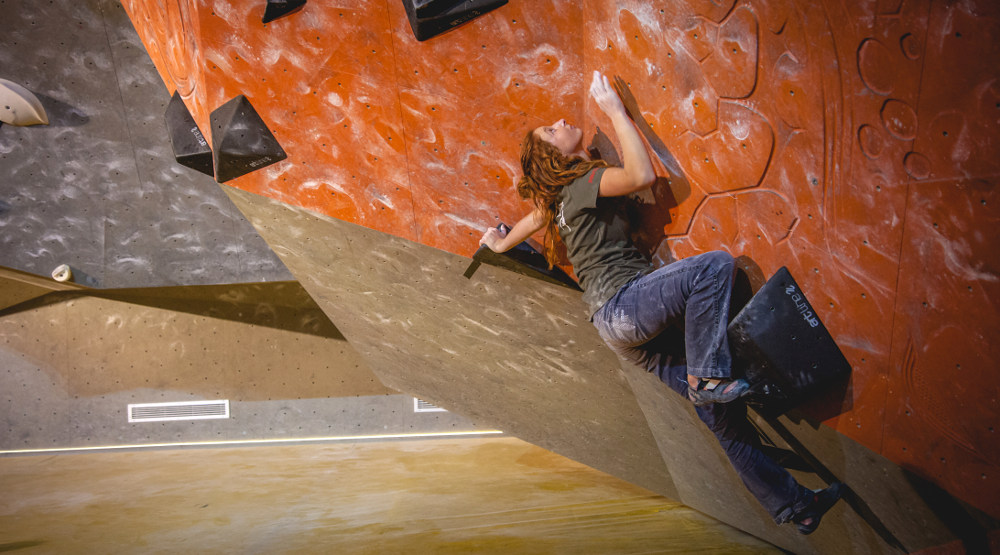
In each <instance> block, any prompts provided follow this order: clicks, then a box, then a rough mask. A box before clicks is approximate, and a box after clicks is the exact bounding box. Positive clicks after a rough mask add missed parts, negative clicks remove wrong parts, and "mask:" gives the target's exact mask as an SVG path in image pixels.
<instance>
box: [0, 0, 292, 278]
mask: <svg viewBox="0 0 1000 555" xmlns="http://www.w3.org/2000/svg"><path fill="white" fill-rule="evenodd" d="M0 11H2V12H3V17H0V77H2V78H4V79H9V80H12V81H14V82H17V83H20V84H21V85H23V86H25V87H26V88H28V89H30V90H31V91H32V92H34V93H35V94H36V95H37V96H38V97H39V99H40V100H41V102H42V104H43V106H44V107H45V109H46V111H47V113H48V116H49V121H50V124H49V125H47V126H33V127H13V126H10V125H3V126H2V127H0V176H2V178H0V266H6V267H8V268H15V269H18V270H23V271H27V272H31V273H34V274H39V275H44V276H48V275H49V274H50V273H51V272H52V270H53V269H54V268H56V266H59V265H60V264H69V265H70V266H71V267H72V268H73V270H74V272H73V273H74V276H75V280H76V281H77V282H78V283H84V284H86V285H89V286H91V287H101V288H114V287H150V286H161V285H201V284H213V283H240V282H250V281H274V280H288V279H291V276H290V275H289V274H288V271H287V270H286V269H285V268H284V267H283V266H282V265H281V262H280V261H278V259H277V258H276V257H275V256H274V254H273V253H271V251H270V250H269V249H268V248H267V246H266V245H264V244H263V242H261V240H260V237H259V236H258V235H257V234H256V233H255V232H254V230H253V228H251V227H250V226H249V225H248V224H247V222H246V220H245V219H243V217H242V216H241V215H240V214H239V212H237V211H236V210H235V209H234V208H233V206H232V204H230V203H229V202H228V200H227V199H226V197H225V195H223V194H222V193H221V191H219V188H218V186H217V185H216V184H215V183H214V182H213V181H212V179H211V178H209V177H207V176H205V175H203V174H200V173H197V172H195V171H192V170H190V169H188V168H185V167H183V166H181V165H179V164H177V163H176V162H175V161H174V158H173V154H172V151H171V147H170V142H169V139H168V136H167V132H166V128H165V125H164V119H163V113H164V111H165V109H166V105H167V101H168V100H169V99H170V94H169V92H168V91H166V90H165V89H164V88H163V82H162V80H161V79H160V78H159V76H158V75H157V73H156V69H155V68H154V67H153V65H152V64H151V63H150V60H149V56H148V55H147V54H146V52H145V51H144V49H143V46H142V42H141V41H140V40H139V38H138V36H137V35H136V33H135V30H134V29H133V27H132V25H131V24H130V23H129V20H128V16H127V15H126V14H125V11H124V10H123V9H122V7H121V5H120V4H119V3H117V2H112V1H105V0H89V1H87V2H46V3H44V4H38V3H35V2H21V1H13V2H6V3H5V4H4V5H3V6H2V7H0Z"/></svg>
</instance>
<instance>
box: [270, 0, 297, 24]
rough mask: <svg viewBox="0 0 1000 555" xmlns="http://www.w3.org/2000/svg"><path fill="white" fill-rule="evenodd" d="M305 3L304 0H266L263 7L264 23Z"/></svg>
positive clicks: (295, 9)
mask: <svg viewBox="0 0 1000 555" xmlns="http://www.w3.org/2000/svg"><path fill="white" fill-rule="evenodd" d="M305 4H306V0H267V7H266V8H264V19H262V20H261V21H263V22H264V23H270V22H272V21H274V20H275V19H278V18H279V17H282V16H285V15H288V14H290V13H292V12H294V11H298V9H299V8H301V7H302V6H304V5H305Z"/></svg>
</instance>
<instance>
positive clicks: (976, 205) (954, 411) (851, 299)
mask: <svg viewBox="0 0 1000 555" xmlns="http://www.w3.org/2000/svg"><path fill="white" fill-rule="evenodd" d="M163 4H164V6H163V7H161V6H160V4H156V5H154V4H153V3H150V2H142V1H139V0H126V1H125V5H126V8H127V10H128V11H129V13H130V16H131V17H132V20H133V22H134V23H135V25H136V28H137V29H138V31H139V33H140V35H141V36H142V37H143V40H144V42H145V44H146V46H147V49H148V50H149V53H150V56H151V57H152V59H153V61H154V63H155V64H156V65H157V68H158V69H159V71H160V73H161V75H162V76H163V78H164V81H165V82H166V84H167V86H168V88H170V89H177V90H178V91H180V93H181V95H182V96H183V97H184V99H185V101H186V102H187V104H188V106H189V108H190V109H191V110H192V112H193V114H194V116H195V119H196V120H197V121H198V123H199V125H200V126H201V127H202V129H203V130H207V129H208V115H209V113H210V111H211V110H212V109H214V108H216V107H218V106H220V105H221V104H223V103H224V102H225V101H226V100H228V99H230V98H232V97H233V96H236V95H237V94H245V95H246V96H247V97H248V98H249V99H250V101H251V102H252V103H253V105H254V106H255V107H256V109H257V110H258V112H260V114H261V115H262V117H263V118H264V120H265V121H266V122H268V123H269V125H270V126H271V128H272V130H273V132H274V134H275V136H276V137H277V138H278V140H279V141H280V142H281V144H282V146H283V147H284V148H285V150H286V151H287V152H288V154H289V157H288V160H286V161H284V162H282V163H280V164H276V165H273V166H270V167H267V168H265V169H263V170H260V171H258V172H255V173H253V174H250V175H247V176H244V177H241V178H238V179H236V180H233V181H231V182H229V184H230V185H233V186H235V187H238V188H241V189H244V190H247V191H250V192H254V193H259V194H263V195H266V196H269V197H271V198H274V199H276V200H280V201H283V202H286V203H289V204H293V205H298V206H302V207H305V208H308V209H311V210H314V211H317V212H320V213H322V214H326V215H329V216H333V217H337V218H341V219H344V220H348V221H351V222H356V223H359V224H362V225H364V226H367V227H370V228H373V229H377V230H380V231H385V232H387V233H391V234H394V235H398V236H401V237H405V238H408V239H412V240H416V241H419V242H421V243H424V244H427V245H431V246H434V247H438V248H441V249H444V250H447V251H451V252H454V253H458V254H462V255H466V256H469V255H471V254H472V252H473V251H474V250H475V248H476V240H477V238H478V237H479V235H480V234H481V232H482V230H483V229H485V227H486V226H488V225H492V224H494V223H495V222H496V221H497V219H498V218H500V219H502V220H504V221H507V222H511V221H514V220H516V219H517V217H518V216H519V215H520V214H521V213H522V212H523V211H524V210H525V206H524V205H522V204H520V203H519V202H518V201H517V199H516V198H515V195H514V193H513V191H512V185H513V183H514V181H515V180H516V178H517V175H518V169H517V152H518V142H519V140H520V138H521V137H522V136H523V134H524V132H525V131H526V130H527V129H529V128H531V127H534V126H537V125H539V124H542V123H548V122H551V121H553V120H555V119H557V118H559V117H566V118H568V119H570V120H571V121H574V122H579V123H581V124H582V125H581V126H584V128H585V129H586V130H587V131H588V133H589V132H594V131H595V130H596V126H597V125H599V126H603V128H605V129H606V128H608V125H607V123H606V122H605V121H604V120H602V119H601V117H600V115H599V114H598V113H597V112H596V108H595V107H594V106H593V104H592V103H591V102H589V100H588V99H587V98H586V96H585V89H586V86H585V83H586V79H587V78H588V77H589V71H590V70H592V69H600V70H603V71H606V72H608V73H614V74H619V75H621V76H622V77H623V78H624V79H626V80H627V81H628V82H629V83H630V85H631V88H632V92H633V93H634V95H635V97H636V99H637V101H638V104H639V106H640V108H641V109H642V112H643V116H644V118H645V119H646V120H647V121H648V122H649V123H650V125H651V126H652V128H653V130H654V131H655V133H656V134H657V135H658V137H659V138H660V139H661V140H662V142H663V143H664V144H665V145H666V147H668V148H669V150H670V152H671V153H672V154H673V156H674V157H675V158H676V160H677V163H679V165H680V169H681V170H682V172H681V173H680V174H674V175H670V174H669V172H668V171H667V168H666V167H665V166H663V165H659V173H660V175H661V176H663V177H664V179H662V180H661V181H660V182H658V183H657V185H656V186H654V188H653V190H652V192H651V193H650V194H648V195H646V196H645V197H644V199H645V202H647V206H645V207H643V210H642V212H641V213H642V214H643V215H644V219H643V221H642V224H641V225H642V236H643V238H644V239H645V242H646V243H648V245H649V248H650V250H651V251H652V252H653V253H654V254H655V257H656V259H657V260H658V261H669V260H670V259H671V258H676V257H684V256H689V255H691V254H695V253H699V252H703V251H706V250H711V249H719V248H721V249H726V250H728V251H730V252H732V253H733V254H735V255H744V256H745V257H747V259H748V260H750V261H751V264H753V265H756V266H758V267H759V268H760V270H761V272H762V273H763V274H764V275H770V274H771V273H773V272H774V271H775V270H776V269H777V268H778V267H780V266H782V265H784V266H788V267H789V269H790V270H791V272H792V274H793V275H794V276H795V277H796V279H797V280H798V281H799V282H800V284H801V285H802V286H803V288H804V289H805V290H806V292H807V294H808V295H809V298H810V300H811V301H812V303H813V305H814V306H815V307H816V309H817V310H818V311H819V313H820V316H821V317H822V319H823V321H824V323H825V324H826V325H827V327H828V328H829V329H830V330H831V332H832V333H833V335H834V337H835V338H836V340H837V342H838V344H839V345H840V346H841V348H842V350H843V351H844V354H845V355H846V356H847V359H848V360H849V361H850V362H851V364H852V366H853V368H854V372H853V377H852V381H851V385H850V388H849V390H848V394H847V397H846V398H845V399H844V400H843V404H842V407H841V409H840V412H841V413H840V415H839V416H835V417H833V418H829V419H828V420H826V424H827V425H829V426H832V427H834V428H836V429H837V430H838V431H840V432H841V433H843V434H845V435H847V436H849V437H851V438H853V439H855V440H857V441H860V442H862V443H863V444H865V445H867V446H868V447H870V448H871V449H873V450H875V451H877V452H880V453H882V454H884V455H885V456H887V457H889V458H890V459H891V460H894V461H896V462H897V463H899V464H901V465H903V466H905V467H907V468H910V469H912V470H914V471H916V472H918V473H920V474H922V475H924V476H926V477H929V478H931V479H933V480H934V481H935V482H937V483H938V484H940V485H941V486H943V487H945V488H946V489H947V490H948V491H950V492H951V493H952V494H954V495H956V496H958V497H959V498H961V499H963V500H965V501H967V502H969V503H971V504H973V505H975V506H977V507H979V508H981V509H984V510H986V511H988V512H989V513H990V514H992V515H993V516H995V517H1000V486H998V484H1000V452H998V451H1000V449H998V445H1000V442H998V441H997V440H996V435H995V431H994V430H995V428H996V426H997V425H998V424H1000V423H998V416H1000V407H998V400H997V395H998V394H997V391H998V390H1000V387H998V386H1000V374H998V372H997V371H996V369H995V362H996V361H997V360H998V359H1000V352H998V351H1000V348H998V347H996V346H995V345H994V343H995V340H996V339H997V338H998V334H997V332H996V331H994V330H996V329H997V327H998V326H1000V314H998V310H997V306H996V304H995V303H996V301H995V299H998V298H1000V285H998V282H1000V267H998V266H1000V258H998V256H997V255H996V254H995V253H996V252H997V251H998V250H1000V249H998V247H1000V240H998V239H997V237H996V234H995V229H996V227H997V220H998V219H1000V211H998V210H997V206H998V205H1000V204H998V203H1000V199H998V198H997V194H996V189H997V181H998V179H1000V144H998V138H997V132H996V129H997V125H998V123H1000V71H998V69H997V68H1000V20H998V17H1000V8H998V7H997V4H996V3H995V2H992V1H990V0H978V1H973V0H970V1H967V2H962V3H946V2H930V1H929V0H878V1H875V0H868V1H857V2H837V1H835V0H823V1H821V2H809V1H805V0H767V1H759V2H748V1H744V0H740V1H736V0H712V1H709V0H701V1H696V0H687V1H666V0H662V1H653V2H651V1H624V0H620V1H613V0H586V1H584V2H582V3H578V2H569V1H554V0H549V1H542V0H535V1H531V2H525V1H517V0H513V1H512V2H511V3H510V4H508V5H507V6H504V7H502V8H500V9H499V10H497V11H494V12H491V13H489V14H487V15H485V16H483V17H481V18H479V19H476V20H475V21H473V22H472V23H470V24H468V25H465V26H463V27H460V28H458V29H456V30H454V31H452V32H450V33H447V34H445V35H442V36H439V37H437V38H434V39H431V40H429V41H427V42H424V43H419V42H417V41H416V40H415V39H414V38H413V36H412V34H411V32H410V29H409V26H408V23H407V21H406V16H405V12H404V10H403V6H402V3H401V2H400V1H396V0H367V1H366V0H350V1H348V0H344V1H341V2H336V3H332V5H331V3H323V2H310V3H309V4H307V5H306V7H305V9H303V10H302V11H301V12H299V13H297V14H294V15H292V16H289V17H287V18H284V19H280V20H277V21H275V22H272V23H271V24H269V25H262V24H261V23H260V18H261V15H262V13H263V9H264V2H263V1H260V2H256V3H252V4H251V3H248V2H241V1H235V0H216V1H209V0H204V1H201V2H195V1H194V0H169V1H166V2H164V3H163ZM164 8H165V9H164ZM588 136H589V135H588ZM668 177H669V181H668V179H667V178H668Z"/></svg>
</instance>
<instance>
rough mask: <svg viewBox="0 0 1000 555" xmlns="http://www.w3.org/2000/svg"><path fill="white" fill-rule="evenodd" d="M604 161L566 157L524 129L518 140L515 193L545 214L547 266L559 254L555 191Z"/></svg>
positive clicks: (553, 263)
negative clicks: (517, 169) (519, 176)
mask: <svg viewBox="0 0 1000 555" xmlns="http://www.w3.org/2000/svg"><path fill="white" fill-rule="evenodd" d="M607 165H608V164H607V162H605V161H604V160H586V159H584V158H582V157H580V156H566V155H564V154H563V153H562V152H559V149H558V148H556V147H554V146H553V145H552V144H550V143H548V142H546V141H545V140H543V139H540V138H538V136H537V135H535V131H534V130H531V131H528V134H527V135H525V137H524V141H523V142H522V143H521V171H522V172H523V175H522V176H521V179H520V180H518V182H517V193H518V194H519V195H521V198H523V199H526V200H527V199H530V200H531V201H532V202H534V203H535V206H536V207H538V208H539V209H541V210H542V212H543V213H544V214H545V221H546V225H545V241H544V249H543V250H544V252H543V254H544V255H545V260H547V261H548V263H549V268H550V269H551V268H552V266H554V265H555V264H556V263H557V262H559V256H558V254H557V252H556V241H557V240H558V239H557V238H558V237H559V229H558V228H557V227H556V199H557V198H558V197H559V190H560V189H562V188H563V187H565V186H566V185H569V184H570V183H572V182H573V180H574V179H576V178H578V177H580V176H582V175H584V174H586V173H587V172H589V171H590V170H592V169H594V168H598V167H605V166H607Z"/></svg>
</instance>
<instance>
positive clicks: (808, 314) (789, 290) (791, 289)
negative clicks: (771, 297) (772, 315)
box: [785, 285, 819, 328]
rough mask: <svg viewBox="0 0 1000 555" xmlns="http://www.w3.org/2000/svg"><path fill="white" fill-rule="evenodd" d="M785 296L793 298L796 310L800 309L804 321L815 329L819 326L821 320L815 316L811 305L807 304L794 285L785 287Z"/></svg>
mask: <svg viewBox="0 0 1000 555" xmlns="http://www.w3.org/2000/svg"><path fill="white" fill-rule="evenodd" d="M785 294H786V295H788V296H789V297H791V298H792V302H794V303H795V308H796V309H798V311H799V314H801V315H802V319H803V320H805V321H806V322H807V323H808V324H809V326H810V327H813V328H815V327H816V326H818V325H819V319H818V318H816V315H815V314H813V311H812V308H810V307H809V303H807V302H806V299H805V297H803V296H802V295H801V294H800V293H799V292H798V291H796V289H795V286H794V285H789V286H788V287H785Z"/></svg>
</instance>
